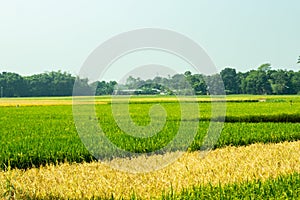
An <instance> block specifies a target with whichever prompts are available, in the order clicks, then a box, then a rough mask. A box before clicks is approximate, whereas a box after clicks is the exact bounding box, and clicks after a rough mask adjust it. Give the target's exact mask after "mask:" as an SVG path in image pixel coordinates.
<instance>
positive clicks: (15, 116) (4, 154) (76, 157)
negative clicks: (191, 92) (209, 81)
mask: <svg viewBox="0 0 300 200" xmlns="http://www.w3.org/2000/svg"><path fill="white" fill-rule="evenodd" d="M226 99H227V102H226V109H227V112H226V116H224V117H225V123H224V126H223V129H222V132H221V134H220V137H219V139H218V141H217V143H216V144H215V146H214V148H213V149H211V151H210V152H209V153H208V154H207V156H206V157H201V156H200V152H201V151H200V150H201V147H202V144H203V140H204V137H205V135H206V132H207V130H208V127H209V124H210V121H211V105H212V104H211V102H210V99H209V98H207V97H206V96H200V97H197V101H198V105H199V108H200V110H199V113H198V114H196V115H192V114H191V115H186V116H184V117H183V118H182V116H181V113H180V104H179V103H178V102H177V99H176V98H174V97H161V96H158V97H150V96H139V97H132V98H131V99H130V103H129V109H130V117H131V118H132V120H133V122H134V123H135V124H136V125H139V126H147V125H149V124H151V120H152V119H151V116H149V110H150V109H151V108H152V107H153V106H155V105H157V104H159V105H160V106H162V107H163V108H164V111H165V112H166V114H167V115H166V123H165V125H164V126H162V129H161V130H160V131H159V132H158V133H157V134H156V135H154V136H153V137H147V138H135V137H133V136H131V135H127V134H126V132H124V131H123V130H122V129H121V128H120V127H119V126H118V123H116V121H115V119H114V116H113V115H112V106H111V98H110V97H96V99H95V102H96V103H95V104H96V105H95V110H96V115H95V117H93V118H89V119H88V120H90V121H93V122H96V123H98V124H99V125H100V126H101V128H102V129H103V131H104V132H105V135H106V137H107V138H109V140H110V141H112V142H113V143H114V144H115V145H117V146H118V147H120V148H121V149H124V150H126V151H128V152H133V153H144V154H145V153H146V154H148V155H150V154H151V152H153V151H156V150H158V149H160V148H162V147H164V146H166V145H167V144H168V143H169V142H170V141H171V140H173V138H174V137H175V136H176V133H177V132H178V129H179V127H180V123H181V121H182V120H183V121H185V122H186V123H187V125H189V124H191V125H194V124H195V122H196V123H197V129H196V131H197V132H196V135H195V137H194V139H193V142H192V143H191V144H190V145H189V147H188V149H187V152H186V153H184V155H183V156H182V157H180V159H179V160H176V161H175V162H174V163H172V164H170V165H168V166H167V167H165V168H163V169H160V170H157V171H153V172H149V173H129V172H122V171H118V170H117V169H114V168H111V167H110V166H120V165H121V164H120V163H122V165H126V162H130V163H131V166H132V163H134V165H133V166H135V167H137V168H138V167H139V166H142V165H143V164H144V163H149V159H150V161H151V159H153V163H154V164H155V162H157V159H159V158H161V156H162V155H160V154H154V155H152V156H150V157H143V156H140V157H136V158H135V157H134V158H132V157H131V158H129V157H126V155H125V157H122V156H121V157H118V156H117V157H116V155H115V154H114V153H113V152H110V151H101V152H100V153H98V154H97V157H98V158H105V159H103V162H97V160H96V159H95V157H94V154H93V155H92V154H91V153H90V152H89V151H88V150H87V149H86V147H85V146H84V144H83V143H82V142H81V140H80V137H79V135H78V133H77V131H76V127H75V124H74V119H73V113H72V98H71V97H64V98H58V97H57V98H20V99H18V98H14V99H0V110H1V112H0V133H1V135H0V145H1V149H0V167H1V169H2V171H1V172H0V195H1V194H3V195H2V196H3V197H12V198H17V199H53V198H56V199H78V198H80V199H81V198H86V199H90V198H93V199H102V198H104V199H120V198H125V199H130V198H131V199H149V198H151V199H189V198H191V199H195V198H202V199H220V198H224V199H231V198H256V197H257V198H276V199H280V198H282V199H285V198H295V199H297V197H299V195H300V194H299V193H300V191H299V187H296V186H297V184H292V183H294V182H296V183H298V184H299V173H300V168H299V166H300V153H299V152H300V143H299V138H300V123H299V122H300V97H299V96H241V95H235V96H228V97H226ZM125 100H126V99H124V101H125ZM120 103H123V102H122V99H121V101H120ZM185 103H186V104H187V107H188V106H189V105H190V104H189V102H188V101H185ZM118 114H119V119H121V120H122V119H127V118H128V116H127V115H125V113H124V114H123V113H118ZM199 116H200V117H199ZM154 117H155V115H154ZM157 117H160V116H157ZM159 119H160V118H159ZM198 120H199V122H198ZM212 120H213V121H215V122H216V123H219V120H220V119H218V118H215V119H212ZM220 123H221V122H220ZM125 128H126V127H125ZM186 130H187V132H189V129H186ZM187 136H188V135H187ZM184 149H185V148H184V147H183V146H180V145H176V146H171V147H170V148H169V149H167V152H168V153H167V154H165V156H166V157H165V158H164V159H168V158H172V157H174V156H176V154H178V153H181V151H182V150H184ZM149 153H150V154H149ZM143 159H147V160H148V161H147V162H145V160H143ZM151 162H152V161H151ZM151 162H150V163H151ZM117 168H118V167H117ZM233 188H234V189H233ZM247 188H248V190H247ZM272 188H273V189H272ZM276 188H277V189H276ZM278 188H281V190H279V191H281V192H273V193H272V190H275V189H276V190H278ZM245 191H248V192H245ZM267 191H269V192H267ZM268 195H270V196H268ZM272 195H273V196H272Z"/></svg>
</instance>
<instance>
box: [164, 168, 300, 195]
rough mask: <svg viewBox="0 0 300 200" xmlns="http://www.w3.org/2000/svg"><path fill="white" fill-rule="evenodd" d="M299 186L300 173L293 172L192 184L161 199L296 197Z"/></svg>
mask: <svg viewBox="0 0 300 200" xmlns="http://www.w3.org/2000/svg"><path fill="white" fill-rule="evenodd" d="M299 188H300V174H299V173H293V174H289V175H281V176H279V177H277V178H274V179H273V178H270V179H267V180H265V181H261V180H254V181H253V180H252V181H246V182H242V183H233V184H226V185H224V186H222V185H217V186H215V185H204V186H203V185H202V186H194V187H192V188H187V189H183V190H182V191H181V192H180V193H178V194H176V193H175V194H174V193H172V192H170V193H168V194H163V195H162V197H161V199H172V200H173V199H174V200H175V199H298V198H299V197H300V189H299Z"/></svg>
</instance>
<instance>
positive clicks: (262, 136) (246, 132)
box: [0, 97, 300, 168]
mask: <svg viewBox="0 0 300 200" xmlns="http://www.w3.org/2000/svg"><path fill="white" fill-rule="evenodd" d="M145 98H146V97H145ZM290 99H293V103H292V104H291V103H290ZM135 100H136V101H135ZM137 100H139V99H136V98H133V101H134V103H132V104H130V115H131V117H132V119H133V121H134V122H135V123H136V124H137V125H143V126H145V125H147V124H149V122H150V117H149V115H148V112H149V109H150V108H151V107H152V106H153V105H155V104H156V103H157V102H161V101H162V99H161V98H160V99H156V100H155V98H154V100H153V99H152V102H148V103H145V102H142V103H138V101H137ZM156 101H157V102H156ZM299 104H300V101H299V97H288V98H284V97H282V99H281V100H278V99H277V100H276V99H272V98H270V99H268V100H266V102H243V103H238V102H229V103H227V115H226V120H227V121H228V122H226V123H225V125H224V129H223V131H222V133H221V136H220V138H219V141H218V142H217V144H216V146H215V148H220V147H224V146H227V145H233V146H240V145H249V144H252V143H256V142H263V143H269V142H281V141H295V140H299V139H300V124H299V123H295V122H299V119H300V110H299V108H300V105H299ZM160 105H161V106H163V107H164V109H165V110H166V112H167V113H168V114H167V120H166V125H165V126H164V127H163V129H162V131H160V132H159V133H158V134H156V135H154V136H153V137H150V138H140V139H137V138H135V137H133V136H130V135H128V134H126V133H123V132H122V131H121V130H120V128H119V127H118V125H117V124H116V122H115V121H114V119H113V116H112V114H111V105H110V104H103V105H96V110H97V119H89V120H96V122H97V121H98V123H100V124H101V128H102V129H103V130H104V132H105V134H106V136H107V137H108V138H109V139H110V140H111V141H112V142H113V143H114V144H116V145H117V146H118V147H120V148H122V149H126V150H127V151H130V152H138V153H149V152H153V151H155V150H157V149H159V148H161V147H163V146H165V145H166V144H168V142H169V141H171V140H172V139H173V138H174V136H175V135H176V133H177V131H178V127H179V126H180V120H181V118H180V109H179V108H180V107H179V104H178V103H176V102H171V101H170V102H169V103H160ZM199 106H200V123H199V128H198V134H197V135H196V137H195V140H194V142H193V143H192V144H191V146H190V148H189V149H190V150H192V151H193V150H199V149H200V148H201V145H202V141H203V137H204V135H205V134H206V131H207V128H208V125H209V117H210V114H211V113H210V107H211V104H210V103H199ZM0 110H1V112H0V132H1V135H0V141H1V142H0V145H1V150H0V164H1V168H4V166H5V165H7V164H8V162H10V165H11V167H13V168H15V167H16V168H28V167H32V166H39V165H43V164H46V163H56V162H64V161H69V162H82V161H87V162H89V161H91V160H93V157H92V155H90V153H89V152H88V151H87V150H86V148H85V146H84V145H83V144H82V142H81V140H80V138H79V136H78V134H77V132H76V128H75V125H74V122H73V116H72V107H71V106H63V105H61V106H32V107H30V106H26V107H22V106H21V107H0ZM120 114H121V119H122V118H123V119H127V118H128V117H127V116H126V115H124V116H123V115H122V113H120ZM196 117H197V116H192V115H191V116H187V117H186V118H184V119H183V120H185V121H186V122H187V123H194V121H195V119H196ZM249 122H252V123H249ZM256 122H260V123H256ZM170 148H171V149H168V150H178V149H181V148H183V147H181V146H175V147H174V146H173V147H172V146H171V147H170ZM98 156H99V157H104V156H105V157H112V156H113V155H112V154H111V152H108V154H107V152H104V154H103V155H98Z"/></svg>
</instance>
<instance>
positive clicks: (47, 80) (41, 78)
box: [0, 71, 117, 97]
mask: <svg viewBox="0 0 300 200" xmlns="http://www.w3.org/2000/svg"><path fill="white" fill-rule="evenodd" d="M74 83H76V84H77V87H81V88H82V89H83V91H85V92H86V93H85V94H91V92H92V91H94V90H93V89H94V88H95V87H96V95H107V94H111V93H112V92H113V90H114V86H115V85H116V84H117V83H116V82H115V81H110V82H105V81H97V82H94V83H92V84H89V83H88V79H80V78H79V77H76V76H73V75H72V74H70V73H67V72H62V71H57V72H55V71H52V72H45V73H41V74H34V75H32V76H21V75H19V74H17V73H13V72H2V73H0V89H1V91H0V92H1V97H43V96H72V93H73V86H74ZM82 95H84V94H82Z"/></svg>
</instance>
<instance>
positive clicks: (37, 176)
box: [0, 141, 300, 198]
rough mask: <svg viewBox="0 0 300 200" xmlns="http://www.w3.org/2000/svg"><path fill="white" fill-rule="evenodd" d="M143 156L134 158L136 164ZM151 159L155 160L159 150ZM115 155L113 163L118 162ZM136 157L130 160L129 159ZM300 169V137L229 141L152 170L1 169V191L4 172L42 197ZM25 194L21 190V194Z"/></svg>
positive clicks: (151, 192) (142, 189) (147, 192)
mask: <svg viewBox="0 0 300 200" xmlns="http://www.w3.org/2000/svg"><path fill="white" fill-rule="evenodd" d="M144 159H145V158H138V159H136V160H134V162H136V163H137V164H138V163H139V162H143V160H144ZM151 159H154V160H155V156H154V157H152V158H151ZM118 162H119V160H114V161H113V163H114V164H116V163H118ZM128 162H132V161H128ZM292 172H300V141H296V142H283V143H278V144H253V145H250V146H246V147H226V148H222V149H217V150H214V151H212V152H210V153H209V154H208V155H207V156H206V157H204V158H201V157H200V156H199V152H192V153H186V154H184V155H183V157H181V158H180V159H179V160H178V161H176V162H175V163H173V164H171V165H169V166H168V167H166V168H164V169H162V170H158V171H154V172H150V173H136V174H134V173H126V172H121V171H118V170H115V169H112V168H110V167H109V166H107V164H104V163H100V162H94V163H82V164H68V163H65V164H60V165H50V166H44V167H40V168H32V169H28V170H26V171H24V170H18V169H15V170H11V171H6V172H0V180H1V182H0V194H3V193H4V192H5V190H6V188H5V187H6V183H7V181H6V180H5V177H8V178H9V179H11V180H12V183H13V185H14V187H15V188H16V191H17V192H19V193H23V194H27V195H30V196H37V197H40V198H43V197H46V196H48V195H50V194H52V195H54V196H58V197H61V198H83V197H85V198H89V197H92V196H99V197H104V196H109V195H110V194H114V195H115V197H120V196H122V197H125V198H128V197H129V196H130V195H131V194H132V193H133V192H135V193H136V194H137V195H138V196H140V197H142V198H150V197H158V196H160V195H161V192H162V191H168V190H169V189H170V188H171V186H172V188H173V189H174V190H175V191H179V190H181V189H182V188H186V187H190V186H193V185H199V184H206V183H208V182H211V183H212V184H218V183H219V182H221V183H222V184H225V183H230V182H241V181H246V180H254V179H262V180H264V179H266V178H275V177H277V176H279V175H284V174H289V173H292ZM19 195H20V196H22V194H19Z"/></svg>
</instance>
